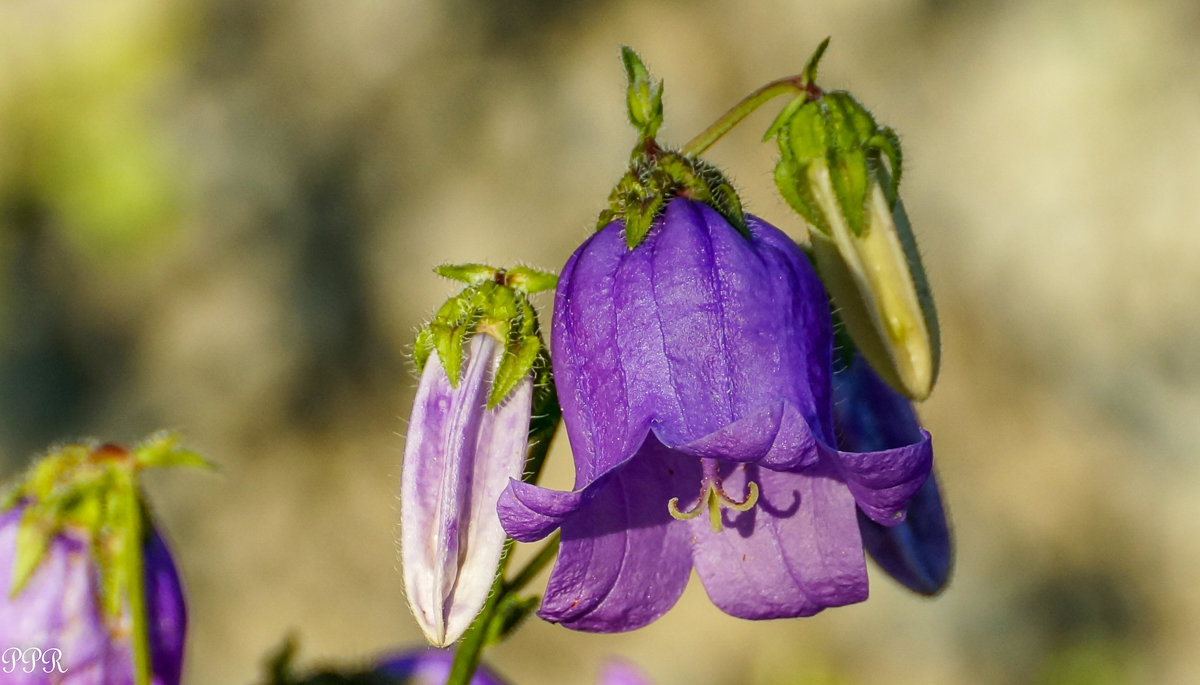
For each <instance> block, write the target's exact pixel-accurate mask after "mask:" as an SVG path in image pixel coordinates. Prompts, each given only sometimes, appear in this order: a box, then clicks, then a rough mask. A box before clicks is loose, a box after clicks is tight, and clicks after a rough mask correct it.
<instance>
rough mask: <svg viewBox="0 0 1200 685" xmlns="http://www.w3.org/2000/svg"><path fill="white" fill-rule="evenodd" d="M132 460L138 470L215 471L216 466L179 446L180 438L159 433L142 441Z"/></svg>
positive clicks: (172, 434) (171, 434) (135, 449)
mask: <svg viewBox="0 0 1200 685" xmlns="http://www.w3.org/2000/svg"><path fill="white" fill-rule="evenodd" d="M133 458H134V461H135V462H136V463H137V465H138V467H140V468H144V469H146V468H166V467H183V468H194V469H201V470H204V471H215V470H216V468H217V465H216V464H214V463H213V462H211V461H209V460H208V459H205V458H204V457H203V456H201V455H200V454H199V453H198V452H193V451H192V450H189V449H186V448H184V447H183V446H181V445H180V437H179V436H178V435H176V434H174V433H159V434H157V435H154V436H152V437H150V438H149V439H147V440H145V441H143V442H142V443H141V444H140V445H138V446H137V447H136V448H134V450H133Z"/></svg>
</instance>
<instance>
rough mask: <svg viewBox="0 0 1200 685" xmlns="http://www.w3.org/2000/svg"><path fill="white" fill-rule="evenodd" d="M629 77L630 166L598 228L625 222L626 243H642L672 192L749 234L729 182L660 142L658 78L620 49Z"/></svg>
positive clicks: (630, 52) (634, 55)
mask: <svg viewBox="0 0 1200 685" xmlns="http://www.w3.org/2000/svg"><path fill="white" fill-rule="evenodd" d="M621 59H622V61H623V62H624V64H625V73H626V76H627V77H628V79H629V87H628V91H627V95H626V103H627V105H628V111H629V121H630V123H631V124H633V127H634V128H635V129H637V131H638V142H637V144H636V145H635V146H634V148H633V153H632V154H631V155H630V162H629V171H627V172H626V173H625V175H624V176H622V177H621V180H620V181H619V182H618V183H617V185H616V187H615V188H613V190H612V193H611V194H610V195H609V198H608V208H607V209H605V210H604V211H602V212H601V213H600V217H599V219H598V220H597V222H596V230H600V229H602V228H604V227H605V226H607V225H608V224H609V223H611V222H613V221H623V222H624V223H625V244H626V245H628V246H629V249H631V250H632V249H633V248H635V247H637V246H638V245H639V244H641V242H642V240H643V239H644V238H645V237H646V234H647V233H648V232H649V231H650V228H651V226H653V225H654V220H655V219H656V218H657V217H658V215H659V213H660V212H661V211H662V210H663V208H664V207H665V206H666V204H667V201H668V200H670V199H671V198H673V197H687V198H691V199H693V200H697V201H700V202H703V203H705V204H707V205H708V206H710V207H712V208H713V209H715V210H716V211H717V212H718V213H719V214H720V215H721V216H722V217H724V218H725V220H726V221H728V222H729V223H730V224H731V225H732V226H733V227H734V228H736V229H737V230H738V231H739V232H740V233H742V234H743V235H745V236H747V237H749V235H750V233H749V230H748V229H747V228H746V219H745V216H744V214H743V213H742V203H741V200H740V199H739V198H738V196H737V192H736V191H735V190H734V189H733V185H732V184H731V183H730V182H729V181H728V180H727V179H726V178H725V175H724V174H722V173H721V171H720V170H719V169H717V168H716V167H715V166H713V165H712V164H709V163H708V162H705V161H703V160H701V159H697V158H695V157H692V156H689V155H685V154H683V153H681V152H679V151H676V150H668V149H664V148H662V147H660V146H659V144H658V143H657V141H655V139H654V136H655V134H656V133H657V132H658V128H659V126H660V125H661V124H662V118H663V116H662V82H661V81H659V82H657V83H655V82H653V81H652V80H651V79H650V74H649V71H648V70H647V69H646V66H645V64H643V63H642V61H641V59H640V58H639V57H638V56H637V53H635V52H634V51H633V50H631V49H629V48H622V49H621Z"/></svg>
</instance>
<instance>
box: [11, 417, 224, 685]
mask: <svg viewBox="0 0 1200 685" xmlns="http://www.w3.org/2000/svg"><path fill="white" fill-rule="evenodd" d="M185 464H187V465H202V464H203V461H202V460H201V459H200V458H199V457H197V456H196V455H194V454H192V453H190V452H186V451H183V450H178V449H176V448H175V446H174V441H173V439H171V438H169V437H165V438H160V439H157V440H154V441H151V442H149V443H147V444H146V445H143V446H142V447H140V448H138V449H137V450H134V451H130V450H127V449H125V448H123V447H119V446H116V445H101V446H99V447H93V446H86V445H70V446H67V447H65V448H63V449H61V450H59V451H58V452H56V453H53V454H51V455H49V456H47V457H45V458H44V459H42V460H41V461H39V462H38V463H36V464H35V465H34V466H33V467H32V468H31V469H30V471H29V474H28V475H27V477H26V479H25V481H24V482H23V483H21V484H20V485H19V486H18V487H16V488H14V489H12V490H11V491H9V492H8V494H7V497H6V500H7V501H6V502H5V503H4V504H3V505H0V511H3V513H2V514H0V589H2V591H3V594H2V595H0V647H2V648H3V650H4V651H3V653H2V654H0V682H3V683H6V684H8V685H50V684H52V683H53V684H60V685H134V684H135V683H151V684H153V685H178V683H179V682H180V674H181V672H182V666H183V649H184V635H185V631H186V626H187V611H186V606H185V604H184V597H183V591H182V589H181V586H180V582H179V576H178V574H177V573H176V570H175V564H174V563H173V562H172V560H171V556H170V554H169V552H168V551H167V547H166V545H165V543H164V542H163V539H162V538H161V537H160V536H159V534H158V532H157V531H156V530H155V529H154V527H153V526H152V525H150V522H149V520H148V518H147V517H146V516H145V514H144V513H143V512H144V509H143V505H142V503H141V502H140V499H139V498H140V496H139V495H138V494H137V492H136V491H137V489H136V485H135V483H136V479H135V474H136V472H137V471H138V470H140V469H141V468H144V467H148V466H162V465H185ZM138 519H141V520H140V521H139V520H138ZM134 545H136V547H137V548H139V549H138V553H133V551H134V550H133V549H131V548H133V546H134ZM138 576H140V578H139V577H138ZM139 635H142V636H144V641H142V640H140V639H139ZM139 645H141V647H139ZM139 649H144V650H145V652H141V655H144V656H140V655H139V651H138V650H139ZM139 662H140V663H142V664H143V665H144V666H143V667H144V668H145V669H146V670H145V671H144V672H141V671H140V667H139V665H138V664H139ZM139 673H144V674H145V676H144V677H145V679H143V676H139Z"/></svg>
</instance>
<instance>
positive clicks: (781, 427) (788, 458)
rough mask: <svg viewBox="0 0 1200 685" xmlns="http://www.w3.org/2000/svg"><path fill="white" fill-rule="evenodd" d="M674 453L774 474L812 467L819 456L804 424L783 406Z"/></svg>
mask: <svg viewBox="0 0 1200 685" xmlns="http://www.w3.org/2000/svg"><path fill="white" fill-rule="evenodd" d="M675 449H676V450H678V451H680V452H683V453H685V454H689V455H691V456H694V457H701V458H712V459H725V460H729V461H741V462H755V463H758V464H760V465H762V466H766V467H769V468H772V469H775V470H788V469H797V468H803V467H806V466H812V465H813V464H815V463H816V462H817V458H818V456H819V452H818V448H817V440H816V438H815V437H814V436H813V433H812V429H811V428H810V427H809V424H808V421H807V420H806V419H805V418H804V417H803V416H802V415H801V414H800V412H798V411H796V409H795V407H793V406H792V405H790V404H787V403H786V402H779V403H778V404H776V405H774V406H771V407H763V408H761V409H760V410H758V411H756V412H754V413H753V414H751V415H749V416H746V417H744V418H741V419H738V420H737V421H734V422H733V423H730V424H728V425H726V426H724V427H723V428H720V429H718V430H716V431H714V432H712V433H709V434H708V435H706V436H704V437H702V438H700V439H699V440H695V441H693V442H690V443H688V444H686V445H680V446H678V447H676V448H675Z"/></svg>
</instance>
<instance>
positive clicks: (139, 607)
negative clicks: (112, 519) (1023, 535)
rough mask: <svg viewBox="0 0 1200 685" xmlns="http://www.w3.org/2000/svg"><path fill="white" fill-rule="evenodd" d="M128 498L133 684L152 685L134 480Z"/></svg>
mask: <svg viewBox="0 0 1200 685" xmlns="http://www.w3.org/2000/svg"><path fill="white" fill-rule="evenodd" d="M125 486H126V487H127V488H128V489H127V491H126V492H125V493H123V494H124V495H125V497H127V498H128V500H127V501H126V502H125V509H126V511H125V515H126V516H128V517H129V520H128V524H127V525H128V527H127V528H126V531H127V533H126V534H127V535H128V536H129V537H128V538H127V540H126V548H125V555H126V557H125V564H126V568H127V569H128V572H129V574H130V578H129V614H130V618H131V619H132V624H133V625H132V635H131V636H130V637H131V640H130V642H131V643H132V650H131V651H132V652H133V681H134V683H135V685H150V671H151V664H150V635H149V621H148V620H147V619H148V618H149V617H148V616H147V615H146V573H145V559H144V558H143V556H142V554H143V552H142V550H143V538H144V537H145V535H146V533H147V530H146V527H145V526H143V525H142V523H143V521H144V518H143V517H144V516H145V514H144V513H143V511H142V507H141V504H140V502H139V501H138V497H137V486H136V485H135V484H134V483H133V481H132V477H131V478H130V481H129V482H128V483H125Z"/></svg>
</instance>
